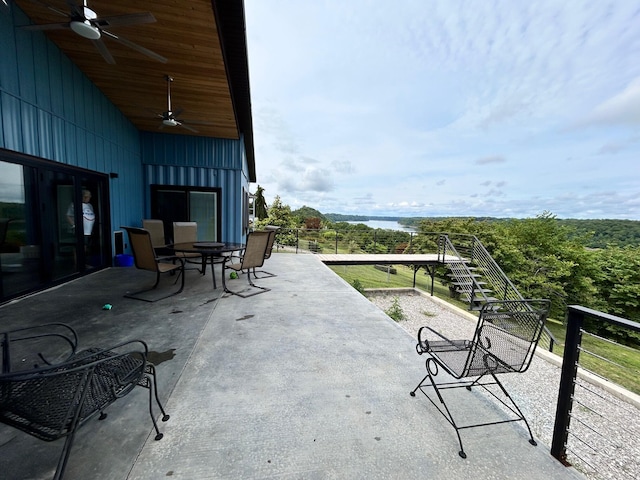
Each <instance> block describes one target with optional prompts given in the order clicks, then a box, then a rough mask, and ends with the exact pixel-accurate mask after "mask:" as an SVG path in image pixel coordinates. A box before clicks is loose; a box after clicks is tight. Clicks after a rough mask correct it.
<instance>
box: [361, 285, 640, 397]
mask: <svg viewBox="0 0 640 480" xmlns="http://www.w3.org/2000/svg"><path fill="white" fill-rule="evenodd" d="M365 291H366V292H373V293H376V292H388V293H394V292H395V293H417V294H419V295H422V296H423V297H427V298H429V299H430V300H431V301H433V302H434V303H437V304H438V305H440V306H441V307H443V308H446V309H448V310H450V311H452V312H453V313H455V314H457V315H460V316H461V317H463V318H466V319H467V320H469V321H472V322H474V323H475V322H477V321H478V317H477V316H476V315H474V314H473V313H471V312H468V311H466V310H463V309H461V308H459V307H456V306H455V305H452V304H450V303H449V302H447V301H446V300H442V299H441V298H438V297H436V296H433V297H432V296H431V295H430V294H428V293H427V292H423V291H422V290H418V289H417V288H367V289H365ZM535 354H536V355H537V356H538V357H540V358H542V359H543V360H545V361H547V362H549V363H551V364H552V365H555V366H557V367H559V368H562V357H560V356H559V355H556V354H555V353H552V352H548V351H546V350H544V349H541V348H536V352H535ZM578 377H580V378H581V379H583V380H584V381H585V382H587V383H590V384H591V385H595V386H597V387H600V388H602V389H603V390H605V391H606V392H608V393H610V394H611V395H613V396H614V397H616V398H618V399H620V400H622V401H624V402H626V403H629V404H631V405H633V406H634V407H636V408H638V409H640V395H637V394H635V393H633V392H631V391H629V390H627V389H625V388H623V387H621V386H620V385H617V384H615V383H613V382H610V381H609V380H607V379H605V378H602V377H600V376H598V375H596V374H594V373H592V372H590V371H588V370H585V369H583V368H582V367H580V366H579V367H578Z"/></svg>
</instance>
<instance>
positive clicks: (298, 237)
mask: <svg viewBox="0 0 640 480" xmlns="http://www.w3.org/2000/svg"><path fill="white" fill-rule="evenodd" d="M298 248H300V229H299V228H296V253H298Z"/></svg>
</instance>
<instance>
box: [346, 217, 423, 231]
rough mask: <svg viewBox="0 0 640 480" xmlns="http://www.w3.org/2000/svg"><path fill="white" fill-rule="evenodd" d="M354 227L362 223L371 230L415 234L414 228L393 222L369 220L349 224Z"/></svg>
mask: <svg viewBox="0 0 640 480" xmlns="http://www.w3.org/2000/svg"><path fill="white" fill-rule="evenodd" d="M347 223H350V224H352V225H357V224H358V223H362V224H363V225H366V226H367V227H369V228H384V229H385V230H396V231H398V232H415V230H414V229H412V228H405V227H403V226H402V225H400V224H399V223H398V222H394V221H392V220H367V221H366V222H347Z"/></svg>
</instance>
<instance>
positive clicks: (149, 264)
mask: <svg viewBox="0 0 640 480" xmlns="http://www.w3.org/2000/svg"><path fill="white" fill-rule="evenodd" d="M122 228H124V229H125V230H126V231H127V233H128V234H129V242H130V243H131V250H132V251H133V260H134V263H135V265H136V268H139V269H141V270H149V271H150V272H155V274H156V283H154V285H153V286H152V287H151V288H147V289H144V290H140V291H137V292H134V293H128V294H126V295H125V297H126V298H133V299H135V300H143V301H145V302H155V301H157V300H162V299H163V298H167V297H170V296H172V295H177V294H179V293H180V292H182V290H183V289H184V258H182V257H180V256H176V255H167V256H158V254H157V252H156V250H155V249H154V247H153V243H152V241H151V234H150V233H149V231H148V230H146V229H144V228H137V227H122ZM169 261H171V262H172V263H169ZM176 261H178V263H177V264H176V263H175V262H176ZM163 273H170V274H175V273H177V274H178V277H177V278H176V280H175V282H174V283H177V282H178V279H181V280H182V283H181V284H180V288H179V289H178V290H177V291H172V292H170V293H168V294H165V295H162V296H160V297H158V298H149V297H146V296H144V295H143V294H145V293H147V292H151V291H152V290H155V289H156V287H157V286H158V284H159V283H160V275H161V274H163Z"/></svg>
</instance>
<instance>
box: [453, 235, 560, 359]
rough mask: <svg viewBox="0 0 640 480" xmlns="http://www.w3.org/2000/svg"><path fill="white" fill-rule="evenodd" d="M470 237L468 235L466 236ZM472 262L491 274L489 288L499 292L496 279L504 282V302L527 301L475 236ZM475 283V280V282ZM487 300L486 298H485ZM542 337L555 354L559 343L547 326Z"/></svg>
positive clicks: (488, 277)
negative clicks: (554, 350) (554, 348)
mask: <svg viewBox="0 0 640 480" xmlns="http://www.w3.org/2000/svg"><path fill="white" fill-rule="evenodd" d="M465 236H468V235H465ZM472 237H473V238H472V260H473V261H474V262H475V263H477V264H478V265H479V266H480V268H481V269H483V274H484V273H485V272H486V273H490V276H489V275H487V276H485V278H487V279H488V280H489V281H490V283H489V287H490V288H492V289H493V290H494V292H497V290H496V287H498V286H500V285H498V284H497V283H499V282H496V277H499V279H498V280H499V281H502V282H504V290H503V291H504V298H503V300H525V298H523V296H522V294H521V293H520V292H519V291H518V289H517V288H516V286H515V285H514V284H513V283H512V282H511V280H510V279H509V277H507V275H506V273H504V271H503V270H502V269H501V268H500V266H499V265H498V264H497V263H496V261H495V259H494V258H493V257H492V256H491V254H490V253H489V252H488V251H487V249H486V248H485V246H484V245H483V244H482V242H481V241H480V239H479V238H478V237H476V236H475V235H472ZM474 281H475V280H474ZM485 298H486V297H485ZM542 337H543V338H544V339H546V340H548V342H549V351H550V352H553V346H554V344H556V343H558V340H557V339H556V338H555V337H554V335H553V333H551V331H550V330H549V329H548V328H547V327H546V326H545V327H544V329H543V332H542Z"/></svg>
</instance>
